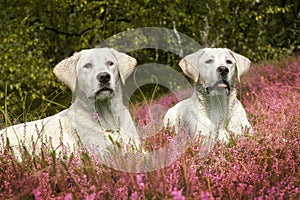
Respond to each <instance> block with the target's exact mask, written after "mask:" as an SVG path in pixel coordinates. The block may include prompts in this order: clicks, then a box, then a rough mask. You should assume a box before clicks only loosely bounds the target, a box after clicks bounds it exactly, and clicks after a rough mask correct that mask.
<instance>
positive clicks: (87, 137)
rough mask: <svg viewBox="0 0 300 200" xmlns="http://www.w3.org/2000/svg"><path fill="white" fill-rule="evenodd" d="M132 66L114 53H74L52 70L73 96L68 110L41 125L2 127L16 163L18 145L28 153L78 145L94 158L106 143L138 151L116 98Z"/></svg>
mask: <svg viewBox="0 0 300 200" xmlns="http://www.w3.org/2000/svg"><path fill="white" fill-rule="evenodd" d="M135 66H136V60H135V59H134V58H132V57H130V56H128V55H126V54H124V53H120V52H118V51H116V50H114V49H109V48H95V49H87V50H82V51H80V52H78V53H75V54H74V55H73V56H71V57H69V58H67V59H65V60H63V61H61V62H60V63H59V64H57V65H56V66H55V68H54V73H55V75H56V76H57V78H58V79H59V80H61V81H62V82H63V83H65V84H66V85H67V86H68V87H69V88H70V89H71V91H72V93H73V102H72V105H71V106H70V108H68V109H66V110H63V111H61V112H60V113H58V114H56V115H53V116H50V117H47V118H45V119H41V120H37V121H32V122H26V123H22V124H18V125H15V126H11V127H8V128H6V129H3V130H2V131H1V132H0V135H1V136H2V137H3V136H4V137H7V138H8V139H9V145H10V146H11V147H13V150H14V151H15V153H16V155H17V156H19V157H20V154H19V148H20V145H21V144H22V145H24V146H25V147H26V148H27V150H28V151H29V152H32V151H33V148H35V149H36V150H37V151H39V148H40V147H41V145H42V143H47V144H49V143H50V141H51V143H52V146H53V148H54V149H58V148H60V147H61V145H62V144H63V145H64V146H66V147H68V148H69V149H70V150H71V152H73V151H76V149H77V147H78V145H79V144H83V146H85V147H86V148H87V149H88V150H89V151H91V152H93V153H96V154H98V155H101V152H102V151H104V150H105V149H106V148H107V147H108V146H110V145H112V140H113V141H118V142H120V143H122V142H123V144H132V145H136V146H139V144H140V141H139V136H138V133H137V131H136V129H135V126H134V123H133V121H132V119H131V116H130V114H129V111H128V109H127V108H126V107H125V106H124V104H123V102H122V93H121V85H122V84H124V83H125V80H126V78H127V77H128V76H129V75H130V74H131V73H132V72H133V70H134V68H135ZM33 141H34V144H33ZM3 149H4V147H2V150H3Z"/></svg>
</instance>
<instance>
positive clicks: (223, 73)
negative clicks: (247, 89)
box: [217, 66, 229, 76]
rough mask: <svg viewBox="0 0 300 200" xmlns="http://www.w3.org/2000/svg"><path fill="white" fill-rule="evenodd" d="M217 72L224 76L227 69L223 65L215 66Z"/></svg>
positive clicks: (227, 71)
mask: <svg viewBox="0 0 300 200" xmlns="http://www.w3.org/2000/svg"><path fill="white" fill-rule="evenodd" d="M217 72H218V73H219V74H221V76H226V75H227V74H228V73H229V69H228V68H227V67H225V66H220V67H218V68H217Z"/></svg>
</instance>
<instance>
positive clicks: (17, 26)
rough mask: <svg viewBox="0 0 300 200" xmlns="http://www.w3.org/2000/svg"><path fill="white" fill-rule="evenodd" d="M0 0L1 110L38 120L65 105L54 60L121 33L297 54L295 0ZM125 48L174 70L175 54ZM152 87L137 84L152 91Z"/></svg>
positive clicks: (298, 9) (298, 8)
mask: <svg viewBox="0 0 300 200" xmlns="http://www.w3.org/2000/svg"><path fill="white" fill-rule="evenodd" d="M0 2H1V7H2V9H1V12H0V27H1V28H0V41H1V43H0V51H1V60H0V76H1V82H0V111H1V112H2V113H6V112H7V111H9V112H8V114H9V115H10V116H11V117H13V118H16V119H18V120H20V121H24V120H25V119H26V120H28V116H27V114H28V113H30V116H34V117H33V118H39V117H45V116H46V115H49V114H53V113H55V112H57V111H58V110H60V109H63V108H64V107H68V105H69V104H70V102H71V94H70V91H69V90H68V89H67V88H66V87H65V86H64V85H63V84H62V83H60V82H59V81H58V80H57V79H56V78H55V76H54V75H53V72H52V70H53V67H54V66H55V64H57V63H58V62H59V61H61V60H62V59H63V58H66V57H68V56H70V55H72V54H73V53H74V52H76V51H79V50H81V49H83V48H93V47H95V46H97V45H99V44H100V43H101V42H102V41H104V40H105V39H106V38H109V37H111V36H113V35H115V34H117V33H119V32H122V31H126V30H132V29H135V28H140V27H164V28H169V29H172V30H176V31H178V32H181V33H184V34H186V35H187V36H189V37H191V38H193V39H194V40H196V41H197V42H198V43H199V44H200V45H202V46H203V47H227V48H230V49H232V50H233V51H235V52H238V53H240V54H242V55H245V56H246V57H248V58H250V59H251V60H252V61H253V62H260V61H265V60H274V59H280V58H282V56H292V55H298V54H299V50H300V37H299V34H300V27H299V24H300V1H299V0H209V1H204V0H155V1H152V0H102V1H91V0H50V1H40V0H22V1H19V0H0ZM130 54H131V55H132V56H134V57H136V58H137V59H138V62H139V64H143V63H147V62H157V63H162V64H168V65H170V66H174V67H175V68H176V69H178V61H179V60H180V57H179V56H178V55H174V54H173V53H170V52H159V53H158V50H155V49H144V50H139V51H134V52H131V53H130ZM151 88H153V85H149V86H148V87H147V86H144V87H143V88H142V89H143V91H144V92H145V94H146V95H150V96H151V93H152V89H151ZM155 90H156V91H158V93H164V92H165V91H166V90H165V89H164V88H161V89H157V88H156V89H155ZM148 93H149V94H148ZM133 98H135V97H133ZM136 99H139V98H138V97H136ZM32 113H35V114H34V115H32ZM0 114H1V113H0Z"/></svg>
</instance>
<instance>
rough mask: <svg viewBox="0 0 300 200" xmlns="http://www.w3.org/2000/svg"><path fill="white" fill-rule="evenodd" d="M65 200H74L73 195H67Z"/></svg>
mask: <svg viewBox="0 0 300 200" xmlns="http://www.w3.org/2000/svg"><path fill="white" fill-rule="evenodd" d="M64 200H72V193H68V194H66V195H65V197H64Z"/></svg>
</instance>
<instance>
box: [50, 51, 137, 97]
mask: <svg viewBox="0 0 300 200" xmlns="http://www.w3.org/2000/svg"><path fill="white" fill-rule="evenodd" d="M135 66H136V60H135V59H134V58H132V57H130V56H128V55H126V54H125V53H121V52H118V51H116V50H114V49H110V48H94V49H86V50H82V51H80V52H78V53H75V54H74V55H73V56H71V57H69V58H66V59H65V60H63V61H61V62H60V63H58V64H57V65H56V66H55V68H54V74H55V75H56V76H57V78H58V79H59V80H60V81H62V82H63V83H65V84H66V85H67V86H68V87H69V88H70V89H71V91H72V93H75V92H76V93H77V92H78V93H81V94H84V95H85V96H86V97H87V98H93V99H96V100H98V99H99V100H101V99H106V98H111V97H112V96H113V95H114V93H115V91H116V89H117V88H116V87H117V83H118V81H120V80H121V82H122V83H123V84H125V80H126V79H127V77H128V76H129V75H130V74H131V73H132V72H133V70H134V67H135Z"/></svg>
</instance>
